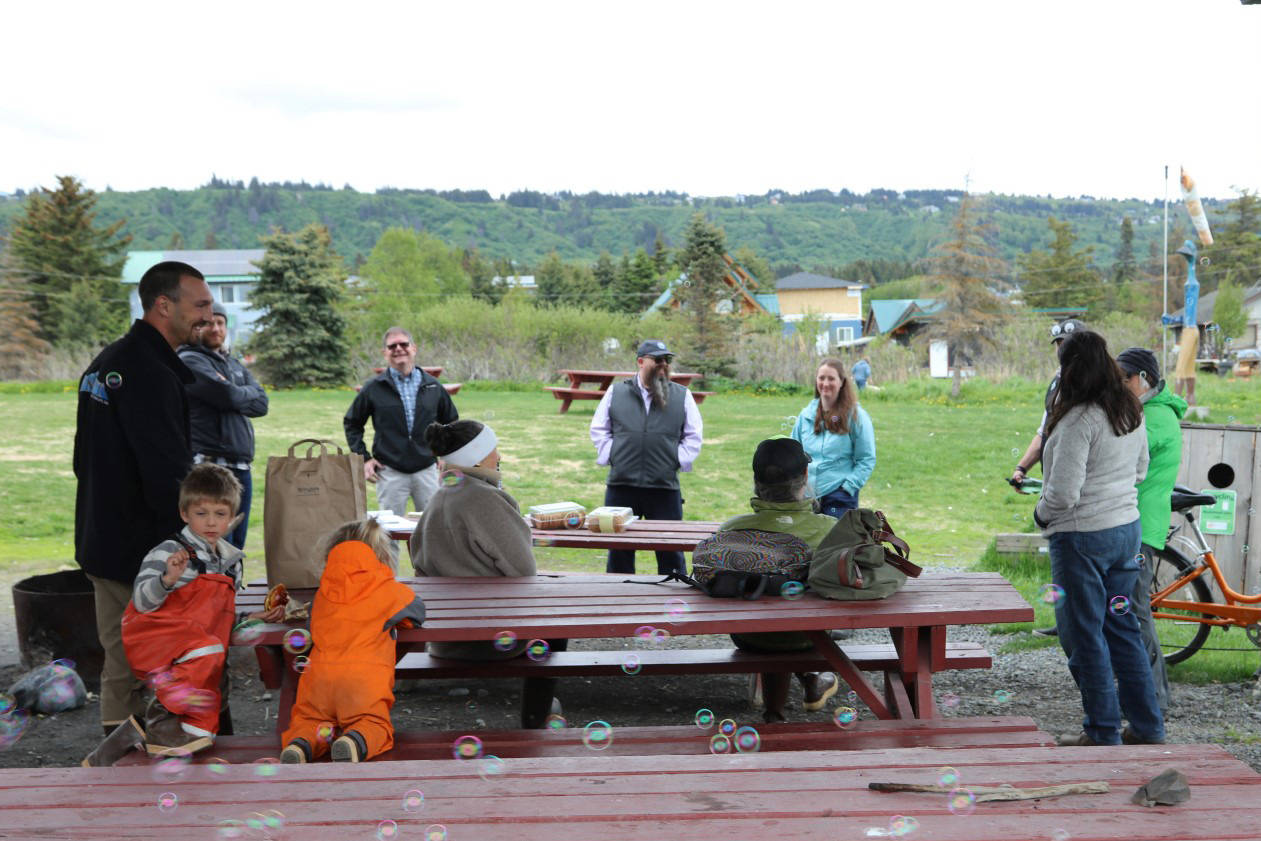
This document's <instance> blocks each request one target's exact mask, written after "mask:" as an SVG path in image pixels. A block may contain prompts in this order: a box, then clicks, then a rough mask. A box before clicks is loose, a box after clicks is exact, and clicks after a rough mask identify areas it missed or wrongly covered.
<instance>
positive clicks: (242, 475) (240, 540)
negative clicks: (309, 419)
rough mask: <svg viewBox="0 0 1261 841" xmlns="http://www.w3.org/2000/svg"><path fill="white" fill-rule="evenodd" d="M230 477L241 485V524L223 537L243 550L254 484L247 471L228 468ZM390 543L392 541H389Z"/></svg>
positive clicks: (248, 525) (238, 507)
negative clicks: (233, 477)
mask: <svg viewBox="0 0 1261 841" xmlns="http://www.w3.org/2000/svg"><path fill="white" fill-rule="evenodd" d="M228 470H231V471H232V475H233V476H235V477H236V478H237V481H239V482H240V483H241V504H240V505H239V506H237V509H236V510H237V513H238V514H241V515H242V517H241V524H240V525H239V526H237V527H236V528H235V529H233V530H232V534H228V535H224V536H225V537H226V538H227V539H228V542H229V543H231V544H232V545H233V546H235V547H236V548H238V549H244V548H245V533H246V532H247V531H249V529H250V501H251V497H253V496H254V483H253V481H251V479H250V472H249V471H248V470H237V469H236V468H235V467H229V468H228ZM391 542H392V541H391Z"/></svg>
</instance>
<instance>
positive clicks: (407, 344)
mask: <svg viewBox="0 0 1261 841" xmlns="http://www.w3.org/2000/svg"><path fill="white" fill-rule="evenodd" d="M411 346H412V343H411V342H395V343H394V344H392V345H386V346H385V349H386V350H407V349H408V348H409V347H411Z"/></svg>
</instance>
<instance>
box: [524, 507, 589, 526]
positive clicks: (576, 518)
mask: <svg viewBox="0 0 1261 841" xmlns="http://www.w3.org/2000/svg"><path fill="white" fill-rule="evenodd" d="M526 513H528V514H529V515H530V524H531V525H533V526H534V527H535V528H536V529H576V528H581V527H582V524H583V522H585V520H586V517H587V509H585V508H583V507H582V506H581V505H579V504H578V503H576V502H549V503H547V504H545V505H531V506H530V509H529V511H527V512H526Z"/></svg>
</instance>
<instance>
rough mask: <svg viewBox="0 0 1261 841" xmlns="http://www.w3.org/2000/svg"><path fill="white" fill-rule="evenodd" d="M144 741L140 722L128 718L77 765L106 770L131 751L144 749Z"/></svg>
mask: <svg viewBox="0 0 1261 841" xmlns="http://www.w3.org/2000/svg"><path fill="white" fill-rule="evenodd" d="M144 739H145V735H144V730H143V729H141V727H140V722H138V721H136V717H135V716H134V715H133V716H128V717H127V720H126V721H124V722H123V723H122V724H120V725H118V726H117V727H115V728H114V730H113V732H111V733H110V734H109V735H108V736H106V737H105V740H104V741H102V742H101V743H100V744H99V745H97V746H96V750H94V751H92V752H91V753H89V754H88V755H87V756H86V757H84V758H83V761H82V762H80V763H79V764H80V765H82V766H83V767H84V768H108V767H109V766H111V765H113V764H114V763H115V762H117V761H118V760H120V759H122V758H123V757H124V756H126V755H127V754H129V753H131V752H132V751H133V750H136V749H137V748H141V747H144Z"/></svg>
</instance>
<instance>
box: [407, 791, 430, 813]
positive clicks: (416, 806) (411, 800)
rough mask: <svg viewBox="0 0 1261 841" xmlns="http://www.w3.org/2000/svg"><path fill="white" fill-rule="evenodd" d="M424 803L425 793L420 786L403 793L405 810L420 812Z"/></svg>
mask: <svg viewBox="0 0 1261 841" xmlns="http://www.w3.org/2000/svg"><path fill="white" fill-rule="evenodd" d="M424 805H425V793H424V792H423V791H421V790H420V789H418V788H414V789H412V790H411V791H409V792H407V793H406V794H404V795H403V811H404V812H419V811H420V809H421V807H422V806H424Z"/></svg>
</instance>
